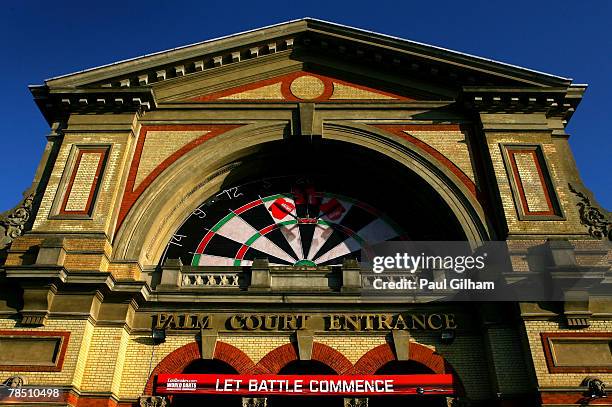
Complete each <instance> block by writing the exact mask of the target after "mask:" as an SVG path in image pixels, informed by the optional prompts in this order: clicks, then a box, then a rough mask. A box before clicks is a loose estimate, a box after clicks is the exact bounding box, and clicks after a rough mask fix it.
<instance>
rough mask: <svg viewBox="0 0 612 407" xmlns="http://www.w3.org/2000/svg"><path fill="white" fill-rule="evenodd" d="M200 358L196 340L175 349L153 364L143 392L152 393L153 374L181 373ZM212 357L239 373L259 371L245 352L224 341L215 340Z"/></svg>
mask: <svg viewBox="0 0 612 407" xmlns="http://www.w3.org/2000/svg"><path fill="white" fill-rule="evenodd" d="M201 358H202V354H201V353H200V346H199V345H198V343H197V342H191V343H188V344H186V345H183V346H181V347H180V348H178V349H175V350H174V351H172V352H171V353H169V354H168V355H166V357H164V358H163V359H162V360H161V362H159V363H158V364H157V366H155V369H153V371H152V372H151V374H150V375H149V378H148V380H147V384H146V385H145V390H144V394H152V392H153V384H154V380H155V376H157V375H159V374H165V373H181V372H183V370H185V368H186V367H187V366H188V365H189V364H190V363H192V362H194V361H196V360H199V359H201ZM213 359H216V360H220V361H222V362H225V363H227V364H228V365H230V366H231V367H233V368H234V369H235V370H236V371H237V372H238V373H240V374H253V373H261V372H260V371H259V369H258V367H257V365H255V363H254V362H253V361H252V360H251V358H250V357H249V356H247V354H246V353H244V352H243V351H241V350H240V349H238V348H236V347H235V346H232V345H230V344H228V343H225V342H221V341H218V342H217V345H216V346H215V354H214V356H213Z"/></svg>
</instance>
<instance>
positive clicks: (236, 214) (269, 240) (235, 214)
mask: <svg viewBox="0 0 612 407" xmlns="http://www.w3.org/2000/svg"><path fill="white" fill-rule="evenodd" d="M260 205H263V201H262V202H261V204H260ZM264 206H265V205H264ZM230 212H232V213H233V214H234V217H237V218H240V220H242V222H244V223H245V224H246V225H248V226H250V227H251V229H253V230H254V231H255V232H256V233H259V231H258V230H257V229H255V228H254V227H253V225H251V224H250V223H249V222H247V221H246V219H244V218H243V217H242V216H240V214H238V213H236V212H234V210H233V209H230ZM260 237H263V238H264V239H265V240H266V241H268V242H270V243H271V244H272V245H273V246H274V247H276V248H277V249H278V250H280V251H281V252H282V253H284V254H285V255H287V256H288V257H289V258H290V259H292V260H293V262H294V263H295V262H297V259H296V258H295V256H292V255H290V254H289V253H287V252H286V251H285V250H283V249H282V248H280V247H279V246H278V245H277V244H276V243H274V241H272V240H271V239H269V238H267V237H265V236H264V235H261V236H260ZM232 240H234V239H232ZM248 240H250V239H247V241H248ZM235 241H236V240H235ZM236 242H237V241H236ZM238 243H242V245H244V246H247V244H246V242H238ZM248 247H249V248H251V247H253V246H250V245H248ZM253 249H255V250H259V249H257V248H256V247H253ZM239 250H240V249H239ZM247 251H248V249H247ZM259 251H261V252H263V250H259ZM264 253H265V252H264ZM266 254H269V255H272V253H266ZM237 255H238V252H237V253H236V256H235V258H236V259H237ZM242 257H243V258H244V256H242ZM274 257H278V256H274ZM243 258H241V259H240V260H243Z"/></svg>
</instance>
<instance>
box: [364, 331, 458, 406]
mask: <svg viewBox="0 0 612 407" xmlns="http://www.w3.org/2000/svg"><path fill="white" fill-rule="evenodd" d="M408 355H409V360H411V361H414V362H417V363H419V364H421V365H423V366H425V367H426V368H428V369H429V370H431V371H432V372H434V373H436V374H452V375H453V376H454V378H455V387H456V391H457V395H459V396H463V395H465V389H464V387H463V384H462V382H461V379H460V377H459V376H458V375H457V372H456V371H455V369H454V368H453V366H452V365H451V364H450V363H448V361H447V360H446V359H444V357H443V356H442V355H440V354H438V353H436V352H435V351H434V350H432V349H430V348H428V347H427V346H424V345H421V344H419V343H416V342H410V347H409V349H408ZM396 360H397V358H396V356H395V352H394V351H393V348H392V347H391V345H389V344H388V343H385V344H382V345H379V346H377V347H375V348H373V349H370V350H369V351H368V352H366V353H365V354H364V355H363V356H362V357H361V358H359V360H358V361H357V362H355V367H354V372H355V374H363V375H371V374H375V373H376V372H377V371H378V370H380V369H381V368H382V367H383V366H385V365H386V364H387V363H389V362H394V361H396Z"/></svg>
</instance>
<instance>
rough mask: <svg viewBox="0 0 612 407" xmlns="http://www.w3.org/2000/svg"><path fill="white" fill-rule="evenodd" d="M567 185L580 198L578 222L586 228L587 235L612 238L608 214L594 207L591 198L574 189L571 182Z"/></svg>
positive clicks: (611, 223) (611, 225) (611, 224)
mask: <svg viewBox="0 0 612 407" xmlns="http://www.w3.org/2000/svg"><path fill="white" fill-rule="evenodd" d="M568 186H569V190H570V191H572V192H573V193H574V194H575V195H576V196H577V197H578V198H579V199H580V202H578V204H577V206H578V212H579V213H580V223H581V224H583V225H584V226H586V227H587V228H588V230H589V235H591V236H593V237H594V238H597V239H606V238H607V239H608V240H612V221H610V218H609V215H608V214H606V213H603V212H602V211H601V210H600V209H599V208H597V207H595V206H594V205H593V204H592V203H591V200H590V199H589V198H588V197H587V196H586V195H585V194H584V193H582V192H580V191H578V190H576V189H575V188H574V187H573V186H572V184H568Z"/></svg>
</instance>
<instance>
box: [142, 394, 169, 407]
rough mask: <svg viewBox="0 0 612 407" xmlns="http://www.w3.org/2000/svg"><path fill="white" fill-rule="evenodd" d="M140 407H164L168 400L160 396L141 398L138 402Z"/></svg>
mask: <svg viewBox="0 0 612 407" xmlns="http://www.w3.org/2000/svg"><path fill="white" fill-rule="evenodd" d="M138 404H139V405H140V407H166V406H168V400H167V399H166V398H165V397H160V396H142V397H140V399H139V400H138Z"/></svg>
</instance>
